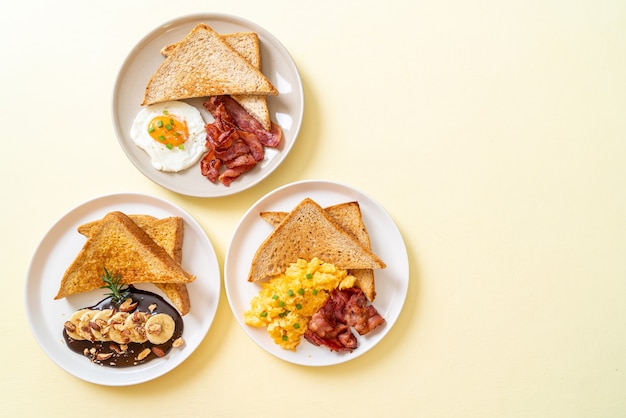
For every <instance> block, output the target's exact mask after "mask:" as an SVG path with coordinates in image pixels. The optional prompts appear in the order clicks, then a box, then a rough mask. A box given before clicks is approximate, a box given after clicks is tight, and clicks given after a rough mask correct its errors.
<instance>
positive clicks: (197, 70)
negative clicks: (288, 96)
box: [142, 23, 278, 106]
mask: <svg viewBox="0 0 626 418" xmlns="http://www.w3.org/2000/svg"><path fill="white" fill-rule="evenodd" d="M224 94H228V95H232V94H260V95H272V96H275V95H277V94H278V90H276V88H275V87H274V86H273V85H272V83H271V82H270V81H269V79H268V78H267V77H265V76H264V75H263V74H262V73H261V72H260V71H259V70H258V69H256V68H254V66H253V65H252V64H250V63H249V62H248V61H246V60H245V59H244V58H243V57H242V56H241V54H239V53H237V51H235V50H234V49H233V48H232V47H231V46H229V45H228V44H227V43H226V42H224V40H223V39H222V38H221V37H220V35H219V34H218V33H217V32H215V31H214V30H213V29H211V28H210V27H209V26H208V25H206V24H203V23H200V24H198V25H197V26H196V27H194V28H193V29H192V30H191V32H189V33H188V34H187V36H185V38H184V39H183V40H181V41H180V42H179V43H178V45H177V46H176V48H174V50H173V51H172V53H171V54H170V55H169V56H168V57H167V58H165V60H164V61H163V62H162V63H161V65H160V66H159V68H158V69H157V70H156V72H155V73H154V74H153V75H152V77H151V78H150V80H149V81H148V84H147V86H146V90H145V93H144V100H143V103H142V106H145V105H151V104H154V103H158V102H164V101H168V100H182V99H189V98H193V97H208V96H217V95H224Z"/></svg>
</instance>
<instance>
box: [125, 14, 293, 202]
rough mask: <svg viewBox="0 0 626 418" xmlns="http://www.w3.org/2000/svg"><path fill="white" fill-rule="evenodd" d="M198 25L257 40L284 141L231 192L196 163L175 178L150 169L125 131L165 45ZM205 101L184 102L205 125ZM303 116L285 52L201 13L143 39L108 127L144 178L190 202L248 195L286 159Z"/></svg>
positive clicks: (244, 26) (243, 27) (237, 23)
mask: <svg viewBox="0 0 626 418" xmlns="http://www.w3.org/2000/svg"><path fill="white" fill-rule="evenodd" d="M198 23H206V24H208V25H209V26H210V27H212V28H213V29H214V30H215V31H216V32H218V33H231V32H245V31H253V32H256V33H257V34H258V35H259V40H260V42H261V57H262V63H263V64H262V70H263V74H265V76H266V77H268V78H269V79H270V81H271V82H272V84H274V86H275V87H276V88H277V89H278V91H279V95H278V96H273V97H269V96H268V97H267V104H268V107H269V110H270V117H271V119H272V121H274V122H276V123H278V125H280V127H281V128H282V130H283V141H282V142H281V145H280V146H279V147H278V148H276V149H273V148H266V149H265V160H264V161H262V162H260V163H259V164H257V166H256V167H255V168H254V169H252V170H251V171H249V172H247V173H245V174H243V175H242V176H240V177H239V178H238V179H236V180H235V181H234V182H233V183H231V184H230V186H224V185H223V184H221V183H219V182H218V183H215V184H214V183H212V182H211V181H209V180H208V179H207V178H206V177H204V176H202V174H201V173H200V163H199V162H198V163H197V164H196V165H194V166H192V167H190V168H188V169H187V170H185V171H182V172H180V173H166V172H163V171H159V170H157V169H155V168H154V167H152V164H150V158H149V157H148V155H147V154H146V153H145V152H144V151H143V150H142V149H140V148H139V147H137V145H135V143H134V142H133V141H132V139H131V138H130V127H131V125H132V122H133V120H134V119H135V116H136V115H137V113H138V112H139V111H140V110H141V106H140V104H141V102H142V100H143V94H144V90H145V88H146V84H147V83H148V80H149V79H150V77H151V76H152V74H153V73H154V72H155V71H156V70H157V68H158V67H159V65H161V62H163V59H164V58H163V56H162V55H161V53H160V50H161V48H162V47H164V46H165V45H169V44H172V43H175V42H178V41H180V40H181V39H183V38H184V37H185V35H187V33H189V32H190V31H191V29H193V28H194V26H196V25H197V24H198ZM204 100H205V99H202V98H200V99H191V100H185V102H187V103H189V104H191V105H193V106H195V107H197V108H198V109H199V110H200V113H202V115H203V117H204V120H205V122H207V123H210V122H212V121H213V117H212V116H211V115H210V114H209V113H208V112H207V111H206V110H205V109H204V108H203V106H202V103H203V102H204ZM303 113H304V92H303V89H302V81H301V79H300V73H299V72H298V69H297V67H296V65H295V63H294V62H293V59H292V58H291V56H290V55H289V52H288V51H287V50H286V49H285V47H284V46H283V45H282V44H281V43H280V42H279V41H278V40H277V39H276V38H275V37H274V36H273V35H272V34H270V33H269V32H268V31H266V30H265V29H263V28H262V27H260V26H259V25H257V24H255V23H252V22H249V21H247V20H245V19H242V18H240V17H236V16H230V15H225V14H216V13H206V14H195V15H190V16H185V17H181V18H177V19H175V20H172V21H169V22H167V23H164V24H163V25H161V26H160V27H158V28H156V29H155V30H153V31H152V32H150V33H149V34H148V35H146V36H145V37H144V38H143V39H142V40H141V41H140V42H139V43H138V44H137V45H136V46H135V48H134V49H133V50H132V51H131V52H130V54H129V55H128V57H127V58H126V60H125V62H124V64H123V65H122V67H121V69H120V72H119V75H118V78H117V81H116V83H115V89H114V91H113V122H114V126H115V132H116V134H117V138H118V140H119V143H120V145H121V146H122V149H123V150H124V152H125V153H126V155H127V156H128V158H129V159H130V160H131V162H132V163H133V164H134V165H135V166H136V167H137V169H139V171H141V172H142V173H143V174H144V175H145V176H146V177H148V178H149V179H151V180H152V181H154V182H155V183H157V184H159V185H161V186H163V187H165V188H167V189H169V190H172V191H174V192H177V193H180V194H183V195H188V196H195V197H220V196H226V195H230V194H234V193H238V192H240V191H242V190H245V189H248V188H249V187H252V186H254V185H255V184H257V183H259V182H260V181H261V180H263V179H264V178H265V177H267V176H268V175H270V174H271V173H272V172H273V171H274V170H275V169H276V168H277V167H278V166H279V165H280V163H281V162H282V161H283V160H284V159H285V157H287V154H289V151H290V150H291V148H292V147H293V144H294V143H295V141H296V138H297V137H298V133H299V131H300V126H301V125H302V116H303Z"/></svg>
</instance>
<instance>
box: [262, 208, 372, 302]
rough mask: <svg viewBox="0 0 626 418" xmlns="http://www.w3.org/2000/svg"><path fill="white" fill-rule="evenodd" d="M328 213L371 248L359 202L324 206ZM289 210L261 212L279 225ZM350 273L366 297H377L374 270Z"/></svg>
mask: <svg viewBox="0 0 626 418" xmlns="http://www.w3.org/2000/svg"><path fill="white" fill-rule="evenodd" d="M324 210H325V211H326V213H327V214H328V215H329V216H330V217H331V218H332V219H333V220H335V222H337V223H338V224H339V225H340V226H341V227H342V228H343V229H345V230H346V231H347V232H348V233H350V234H352V236H354V237H355V238H356V239H357V240H358V241H359V242H360V243H361V244H362V245H363V246H364V247H366V248H368V249H371V245H370V238H369V234H368V233H367V228H365V224H364V223H363V216H362V214H361V208H360V206H359V203H358V202H356V201H354V202H346V203H340V204H337V205H334V206H329V207H327V208H324ZM288 214H289V213H288V212H261V214H260V215H261V218H263V219H264V220H265V221H266V222H268V223H269V224H270V225H272V226H274V227H277V226H278V225H279V224H280V223H281V222H282V221H283V220H284V219H285V218H286V217H287V215H288ZM348 274H351V275H353V276H354V277H355V278H356V282H355V284H356V286H357V287H358V288H360V289H361V290H362V291H363V293H364V294H365V297H367V299H368V300H369V301H370V302H371V301H373V300H374V298H376V287H375V283H374V270H372V269H350V270H348Z"/></svg>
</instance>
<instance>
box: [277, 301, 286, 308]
mask: <svg viewBox="0 0 626 418" xmlns="http://www.w3.org/2000/svg"><path fill="white" fill-rule="evenodd" d="M278 306H280V307H281V308H284V307H285V302H283V301H282V300H281V301H280V302H278Z"/></svg>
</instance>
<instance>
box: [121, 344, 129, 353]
mask: <svg viewBox="0 0 626 418" xmlns="http://www.w3.org/2000/svg"><path fill="white" fill-rule="evenodd" d="M120 350H122V352H125V351H127V350H128V345H126V344H120Z"/></svg>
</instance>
